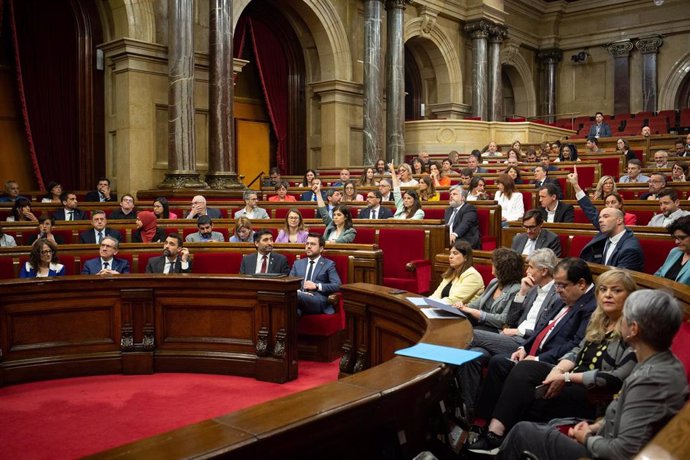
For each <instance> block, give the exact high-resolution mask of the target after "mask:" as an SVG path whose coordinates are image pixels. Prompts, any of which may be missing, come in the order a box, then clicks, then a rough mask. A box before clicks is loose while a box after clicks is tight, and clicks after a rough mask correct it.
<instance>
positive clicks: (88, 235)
mask: <svg viewBox="0 0 690 460" xmlns="http://www.w3.org/2000/svg"><path fill="white" fill-rule="evenodd" d="M103 233H104V234H105V235H104V236H112V237H113V238H115V239H116V240H117V241H122V235H121V234H120V232H119V231H118V230H115V229H114V228H108V227H106V228H105V229H103ZM79 242H80V243H81V244H96V233H94V229H93V228H91V229H89V230H86V231H85V232H81V233H80V234H79Z"/></svg>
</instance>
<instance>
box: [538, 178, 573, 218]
mask: <svg viewBox="0 0 690 460" xmlns="http://www.w3.org/2000/svg"><path fill="white" fill-rule="evenodd" d="M558 190H559V189H558V188H556V186H555V185H554V184H546V185H544V186H542V187H541V188H540V189H539V203H540V204H541V207H540V208H539V211H540V212H541V217H542V219H543V220H544V222H549V223H553V222H575V208H573V205H572V204H567V203H564V202H562V201H560V200H559V199H558Z"/></svg>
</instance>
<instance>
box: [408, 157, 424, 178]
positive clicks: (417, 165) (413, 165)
mask: <svg viewBox="0 0 690 460" xmlns="http://www.w3.org/2000/svg"><path fill="white" fill-rule="evenodd" d="M410 169H411V170H412V174H416V175H420V174H423V173H425V172H426V169H425V168H424V163H422V160H420V159H419V158H413V159H412V160H411V161H410Z"/></svg>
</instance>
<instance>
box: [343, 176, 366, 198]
mask: <svg viewBox="0 0 690 460" xmlns="http://www.w3.org/2000/svg"><path fill="white" fill-rule="evenodd" d="M341 194H342V199H341V201H342V202H344V203H351V202H353V201H364V197H363V196H362V195H361V194H359V193H357V186H356V185H355V181H354V180H348V181H347V182H345V185H343V191H342V192H341Z"/></svg>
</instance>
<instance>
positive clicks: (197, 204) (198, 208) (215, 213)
mask: <svg viewBox="0 0 690 460" xmlns="http://www.w3.org/2000/svg"><path fill="white" fill-rule="evenodd" d="M201 216H208V217H210V218H211V219H220V218H221V217H222V215H221V213H220V209H215V208H209V207H207V206H206V198H204V197H203V196H201V195H196V196H195V197H194V198H192V209H191V211H189V214H187V219H195V220H196V219H198V218H199V217H201Z"/></svg>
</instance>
